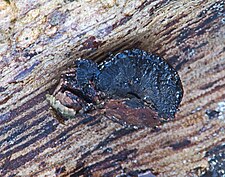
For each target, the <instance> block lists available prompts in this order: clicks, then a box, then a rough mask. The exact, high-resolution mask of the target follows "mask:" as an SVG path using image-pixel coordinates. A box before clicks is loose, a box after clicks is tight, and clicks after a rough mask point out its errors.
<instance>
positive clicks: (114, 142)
mask: <svg viewBox="0 0 225 177" xmlns="http://www.w3.org/2000/svg"><path fill="white" fill-rule="evenodd" d="M224 6H225V5H224V1H223V0H218V1H216V0H197V1H189V0H180V1H172V0H152V1H141V0H139V1H129V0H128V1H125V0H124V1H114V0H108V1H102V2H101V1H97V0H96V1H79V0H78V1H70V0H50V1H46V0H42V1H36V0H34V1H29V0H25V1H24V0H23V1H22V0H17V1H11V2H10V1H1V2H0V68H1V69H0V175H1V176H10V175H12V176H13V175H15V176H44V175H46V176H54V175H59V176H67V175H72V176H79V175H84V176H85V175H88V174H92V175H93V176H104V175H105V176H113V175H116V174H128V173H129V174H137V173H139V172H141V171H146V170H149V171H151V173H153V174H155V175H157V176H194V175H199V174H200V172H201V171H204V170H207V168H208V166H209V164H208V160H207V158H206V157H205V154H206V152H207V151H208V150H210V149H212V148H213V147H215V146H216V145H219V144H221V143H222V142H223V141H224V139H225V132H224V125H225V111H224V110H225V102H224V98H225V90H224V83H225V16H224V14H225V7H224ZM131 47H137V48H141V49H144V50H146V51H149V52H153V53H155V54H158V55H160V56H162V57H163V58H165V59H166V60H168V62H169V63H170V64H172V65H173V66H174V67H175V68H176V70H177V71H178V72H179V75H180V77H181V80H182V83H183V87H184V97H183V100H182V104H181V107H180V111H179V112H178V114H177V115H176V119H175V120H174V121H172V122H169V123H165V124H163V125H161V126H159V127H158V128H157V129H152V128H142V129H135V128H132V127H130V128H128V127H123V126H121V125H120V124H118V123H116V122H113V121H112V120H111V119H108V118H106V117H104V116H96V117H91V118H81V117H80V118H76V119H74V120H69V121H67V122H66V123H65V125H64V124H61V123H59V122H58V121H57V119H55V117H54V115H53V114H52V112H51V111H50V110H49V105H48V103H47V101H46V98H45V95H46V94H47V93H52V90H53V89H54V88H55V85H56V83H57V82H58V81H59V76H60V74H61V72H62V71H63V70H65V68H66V67H68V66H69V65H71V63H72V61H73V60H75V59H76V58H78V57H84V58H91V59H93V60H97V61H99V60H102V59H104V57H105V56H106V55H108V54H109V52H114V51H120V50H123V49H126V48H131ZM206 113H207V114H206ZM213 113H214V114H213Z"/></svg>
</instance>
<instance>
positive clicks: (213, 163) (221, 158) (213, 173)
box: [201, 144, 225, 177]
mask: <svg viewBox="0 0 225 177" xmlns="http://www.w3.org/2000/svg"><path fill="white" fill-rule="evenodd" d="M206 156H207V157H208V160H209V161H208V162H209V169H208V171H207V172H206V173H205V174H204V175H202V176H201V177H221V176H225V144H222V145H219V146H216V147H214V148H213V149H211V150H210V151H208V152H207V153H206Z"/></svg>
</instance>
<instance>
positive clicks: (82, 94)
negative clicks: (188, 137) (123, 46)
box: [50, 49, 183, 126]
mask: <svg viewBox="0 0 225 177" xmlns="http://www.w3.org/2000/svg"><path fill="white" fill-rule="evenodd" d="M75 64H76V71H74V72H70V73H67V74H64V75H63V76H62V79H61V83H60V85H59V86H58V88H57V89H56V91H55V92H54V95H53V96H54V100H55V101H52V100H51V101H50V102H51V104H52V106H53V107H54V108H55V109H56V110H57V111H59V112H60V113H61V114H62V115H67V116H68V117H74V115H75V114H77V113H82V114H83V113H90V114H91V111H92V110H94V109H98V108H100V107H101V109H100V110H101V111H99V113H103V112H104V114H106V115H107V116H111V117H112V116H113V117H115V118H117V119H119V120H122V121H123V122H126V123H128V124H132V125H147V126H155V125H157V124H158V123H159V122H160V121H162V120H167V119H170V118H173V117H174V116H175V113H176V111H177V109H178V106H179V104H180V102H181V99H182V96H183V89H182V84H181V81H180V78H179V76H178V74H177V72H176V71H175V70H174V69H173V68H172V67H171V66H170V65H169V64H168V63H166V62H165V61H164V60H163V59H161V58H160V57H158V56H155V55H152V54H148V53H147V52H145V51H143V50H139V49H132V50H125V51H124V52H122V53H118V54H117V55H115V56H111V57H110V58H109V59H107V60H106V61H105V62H103V63H101V64H100V65H99V66H98V65H97V64H96V63H94V62H93V61H91V60H85V59H81V60H77V61H76V62H75ZM52 99H53V97H52ZM56 102H57V104H55V103H56ZM57 105H59V106H57ZM99 105H101V106H99ZM103 108H104V109H103ZM72 110H74V112H75V114H74V113H73V111H72ZM65 117H66V116H65ZM160 118H161V119H160Z"/></svg>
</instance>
